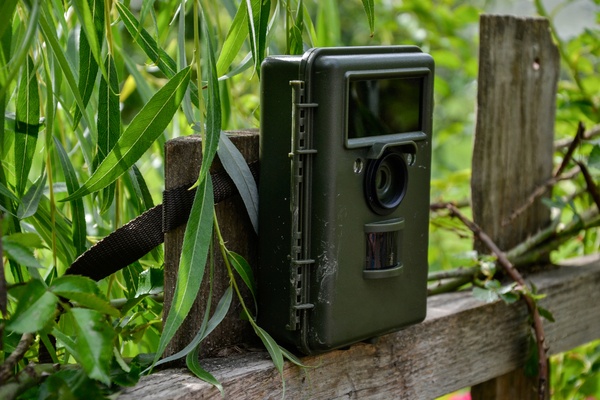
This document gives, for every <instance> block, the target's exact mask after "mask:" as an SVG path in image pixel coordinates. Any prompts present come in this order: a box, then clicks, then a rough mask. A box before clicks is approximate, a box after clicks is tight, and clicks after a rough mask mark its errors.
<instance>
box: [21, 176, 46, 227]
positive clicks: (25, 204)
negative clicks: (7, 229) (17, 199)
mask: <svg viewBox="0 0 600 400" xmlns="http://www.w3.org/2000/svg"><path fill="white" fill-rule="evenodd" d="M45 185H46V174H45V173H42V176H40V177H39V179H38V180H37V181H36V182H35V183H34V184H33V185H31V187H30V188H29V190H27V193H25V195H24V196H23V199H21V201H22V203H21V204H19V208H18V209H17V218H19V219H24V218H28V217H31V216H32V215H33V214H35V213H36V212H37V209H38V205H39V204H40V200H41V199H42V195H43V194H44V187H45Z"/></svg>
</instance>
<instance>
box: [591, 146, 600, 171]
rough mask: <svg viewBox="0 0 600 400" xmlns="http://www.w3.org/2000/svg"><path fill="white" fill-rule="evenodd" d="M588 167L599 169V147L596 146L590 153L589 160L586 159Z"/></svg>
mask: <svg viewBox="0 0 600 400" xmlns="http://www.w3.org/2000/svg"><path fill="white" fill-rule="evenodd" d="M588 167H590V168H596V169H600V145H599V144H597V145H595V146H594V147H593V148H592V151H591V152H590V158H589V159H588Z"/></svg>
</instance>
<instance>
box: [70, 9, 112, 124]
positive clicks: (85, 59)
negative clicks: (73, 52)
mask: <svg viewBox="0 0 600 400" xmlns="http://www.w3.org/2000/svg"><path fill="white" fill-rule="evenodd" d="M75 3H77V2H75ZM83 3H85V4H87V5H88V6H89V7H87V8H86V10H87V11H89V12H91V16H90V18H91V20H92V22H93V24H92V26H91V27H89V26H88V24H87V23H86V24H84V25H82V27H81V29H80V31H81V33H80V34H79V91H80V92H81V97H82V99H83V103H84V105H85V106H87V104H88V102H89V100H90V97H91V96H92V91H93V90H94V86H95V83H96V76H97V75H98V61H97V60H96V56H99V54H100V50H102V44H101V43H100V40H101V39H102V37H103V36H104V1H101V0H84V1H83ZM85 4H83V5H77V6H76V8H77V7H79V8H80V9H81V8H82V7H83V8H85ZM86 10H80V12H81V13H83V12H86ZM86 22H87V21H86ZM88 35H91V36H92V37H95V38H96V39H97V40H96V43H94V45H97V46H99V47H100V49H99V50H98V49H94V50H93V51H92V46H91V44H90V42H89V40H88ZM104 71H105V72H104V75H103V76H107V75H108V72H107V70H106V67H105V69H104ZM80 119H81V111H80V110H79V108H76V109H75V116H74V118H73V126H75V127H77V125H78V124H79V120H80Z"/></svg>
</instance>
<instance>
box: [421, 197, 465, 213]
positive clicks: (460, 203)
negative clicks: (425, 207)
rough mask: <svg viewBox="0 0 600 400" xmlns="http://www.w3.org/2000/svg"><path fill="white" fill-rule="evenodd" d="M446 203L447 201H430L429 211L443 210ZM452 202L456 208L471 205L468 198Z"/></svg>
mask: <svg viewBox="0 0 600 400" xmlns="http://www.w3.org/2000/svg"><path fill="white" fill-rule="evenodd" d="M447 204H448V203H447V202H437V203H431V205H430V206H429V209H430V210H431V211H439V210H445V209H447V207H446V205H447ZM452 204H454V206H455V207H457V208H466V207H470V206H471V202H470V201H469V199H462V200H459V201H455V202H453V203H452Z"/></svg>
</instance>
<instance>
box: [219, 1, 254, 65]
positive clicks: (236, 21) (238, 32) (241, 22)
mask: <svg viewBox="0 0 600 400" xmlns="http://www.w3.org/2000/svg"><path fill="white" fill-rule="evenodd" d="M246 36H248V7H247V6H246V5H245V4H244V3H243V2H242V3H240V5H239V7H238V9H237V12H236V13H235V17H234V18H233V21H232V22H231V26H230V27H229V31H228V32H227V36H226V37H225V42H223V46H222V47H221V53H220V54H219V59H218V60H217V75H218V76H222V75H224V74H225V73H226V72H227V70H228V69H229V67H230V66H231V64H232V63H233V60H235V57H237V55H238V54H239V52H240V49H241V48H242V46H243V45H244V41H245V40H246Z"/></svg>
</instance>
